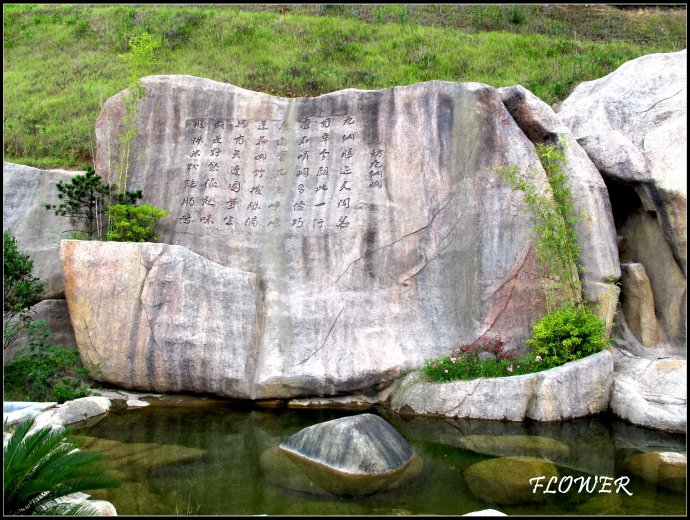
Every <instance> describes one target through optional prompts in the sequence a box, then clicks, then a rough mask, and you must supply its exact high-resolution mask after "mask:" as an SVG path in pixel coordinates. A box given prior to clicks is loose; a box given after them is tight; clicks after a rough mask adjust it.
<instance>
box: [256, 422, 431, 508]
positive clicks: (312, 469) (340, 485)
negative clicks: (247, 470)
mask: <svg viewBox="0 0 690 520" xmlns="http://www.w3.org/2000/svg"><path fill="white" fill-rule="evenodd" d="M260 464H261V469H262V473H263V475H264V477H265V478H266V480H268V481H269V482H271V483H273V484H276V485H279V486H282V487H287V488H290V489H294V490H297V491H305V492H311V493H320V494H323V493H324V492H326V493H330V494H333V495H339V496H365V495H369V494H372V493H375V492H377V491H380V490H383V489H386V488H391V487H394V486H396V485H399V484H400V483H401V482H402V481H405V480H407V479H408V478H410V477H412V476H413V475H415V474H417V473H418V472H419V471H420V470H421V467H422V460H421V457H419V456H416V455H414V454H413V453H412V451H411V450H410V448H409V446H408V445H407V442H406V441H405V439H403V438H402V436H401V435H400V434H399V433H398V432H397V431H395V429H393V428H392V427H391V426H390V425H389V424H388V423H387V422H386V421H385V420H383V419H381V418H380V417H378V416H376V415H372V414H360V415H357V416H353V417H343V418H341V419H335V420H332V421H327V422H325V423H321V424H317V425H314V426H310V427H308V428H305V429H303V430H301V431H300V432H298V433H296V434H295V435H293V436H292V437H290V438H289V439H287V440H286V441H285V442H283V443H282V444H281V445H280V446H279V447H277V448H271V449H269V450H266V451H265V452H264V453H263V454H262V455H261V458H260Z"/></svg>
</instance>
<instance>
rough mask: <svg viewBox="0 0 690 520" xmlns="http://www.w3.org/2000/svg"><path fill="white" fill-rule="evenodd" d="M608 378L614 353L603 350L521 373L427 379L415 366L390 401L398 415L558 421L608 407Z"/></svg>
mask: <svg viewBox="0 0 690 520" xmlns="http://www.w3.org/2000/svg"><path fill="white" fill-rule="evenodd" d="M612 382H613V358H612V356H611V353H610V352H609V351H608V350H604V351H602V352H599V353H597V354H593V355H591V356H587V357H585V358H582V359H579V360H577V361H572V362H570V363H566V364H565V365H562V366H560V367H556V368H552V369H549V370H544V371H542V372H535V373H533V374H525V375H520V376H510V377H497V378H480V379H474V380H470V381H452V382H448V383H432V382H425V381H422V373H421V372H414V373H412V374H410V375H408V376H406V377H405V378H403V379H402V380H401V382H400V384H399V385H398V386H397V387H396V389H395V390H394V391H393V394H392V396H391V400H390V404H391V409H392V410H393V411H394V412H396V413H399V414H403V415H405V414H411V415H435V416H444V417H457V418H469V419H491V420H508V421H523V420H524V419H533V420H535V421H544V422H547V421H561V420H567V419H574V418H576V417H585V416H588V415H594V414H597V413H599V412H603V411H605V410H607V409H608V406H609V396H610V394H611V386H612ZM498 397H500V398H498Z"/></svg>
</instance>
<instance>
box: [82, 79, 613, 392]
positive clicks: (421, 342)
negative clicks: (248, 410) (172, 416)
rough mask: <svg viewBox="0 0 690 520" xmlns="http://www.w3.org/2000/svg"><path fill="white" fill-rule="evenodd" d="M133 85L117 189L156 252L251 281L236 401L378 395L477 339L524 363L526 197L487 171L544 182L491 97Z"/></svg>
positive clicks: (541, 305) (540, 301)
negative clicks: (143, 201) (514, 171)
mask: <svg viewBox="0 0 690 520" xmlns="http://www.w3.org/2000/svg"><path fill="white" fill-rule="evenodd" d="M142 82H143V84H144V86H145V88H146V90H147V96H146V98H145V99H144V100H143V101H142V103H141V105H140V108H139V116H140V117H139V120H140V122H141V124H140V127H139V128H138V134H137V135H138V137H137V139H136V140H134V141H133V142H132V143H131V146H132V149H131V153H130V157H131V160H130V163H129V164H128V165H126V166H127V167H128V186H127V187H128V189H141V190H143V192H144V193H145V194H146V195H147V196H148V198H149V200H150V202H151V203H152V204H154V205H155V206H158V207H162V208H165V209H167V210H168V211H169V212H170V215H169V217H167V218H165V219H163V220H161V221H160V222H159V224H158V227H157V234H158V235H159V236H160V238H161V240H162V241H163V242H166V243H170V244H178V245H182V246H185V247H187V248H189V249H190V250H191V251H194V252H196V253H198V254H200V255H202V256H203V257H204V258H206V259H208V260H209V261H212V262H215V263H217V264H219V265H222V266H226V267H229V268H231V269H237V270H242V271H246V272H251V273H254V274H255V275H256V276H257V278H258V280H260V287H261V308H262V321H261V326H260V327H259V328H258V329H257V331H258V332H257V336H256V349H255V350H254V351H252V352H254V353H255V354H256V370H255V371H254V372H253V374H250V375H248V380H250V381H251V391H249V393H248V394H247V393H240V394H237V395H235V396H237V397H239V396H242V397H243V396H246V395H249V396H250V397H251V398H253V399H272V398H280V399H286V398H287V399H289V398H302V397H313V396H316V397H326V396H336V395H342V394H350V393H355V392H358V391H364V390H367V391H370V392H376V391H378V390H381V389H382V388H384V387H385V386H387V385H389V384H390V383H391V382H393V381H394V380H395V379H396V378H398V377H399V376H400V375H401V374H403V373H404V372H405V371H407V370H409V369H413V368H418V367H420V366H422V364H423V363H424V361H425V360H426V359H429V358H433V357H439V356H441V355H444V354H446V353H447V352H449V351H450V350H451V349H452V348H454V347H456V346H457V345H459V344H463V343H468V342H471V341H473V340H476V339H477V338H479V337H481V336H482V335H484V334H486V333H494V334H499V333H500V334H501V335H502V336H503V337H504V338H506V339H507V340H508V343H509V349H512V350H523V351H524V349H525V347H524V339H526V338H527V337H528V336H529V333H530V330H531V326H532V324H533V323H534V321H536V319H538V318H539V317H541V316H542V315H543V314H545V313H546V308H545V302H544V296H543V291H542V283H543V279H542V278H541V277H539V276H538V275H536V274H535V273H536V272H537V268H536V260H535V254H534V247H533V238H532V234H531V227H532V222H531V217H530V215H529V213H528V212H527V211H526V209H525V206H524V203H523V195H522V194H521V193H520V192H516V191H513V190H511V189H510V187H509V186H507V184H506V183H505V182H504V181H503V180H502V179H501V176H500V175H499V174H498V173H497V170H498V169H499V168H500V167H501V166H516V167H518V168H521V169H531V170H535V171H536V172H537V178H538V182H539V183H540V184H541V185H542V187H544V186H545V185H546V179H545V175H544V171H543V168H542V166H541V164H540V163H539V160H538V158H537V156H536V154H535V152H534V147H533V145H532V143H531V142H530V141H529V139H528V138H527V137H526V135H525V133H524V132H523V131H522V130H521V129H520V127H519V126H518V125H517V124H516V123H515V120H514V119H513V117H511V115H510V113H509V111H508V110H507V109H506V108H505V105H504V103H503V101H502V99H501V96H500V95H499V93H498V92H497V91H496V90H495V89H493V88H491V87H488V86H486V85H481V84H478V83H450V82H442V81H432V82H428V83H421V84H417V85H413V86H409V87H396V88H391V89H386V90H381V91H359V90H352V89H350V90H345V91H339V92H334V93H331V94H327V95H324V96H320V97H318V98H309V99H305V98H300V99H285V98H277V97H273V96H269V95H265V94H261V93H257V92H250V91H247V90H243V89H240V88H237V87H234V86H232V85H227V84H222V83H218V82H214V81H210V80H206V79H202V78H195V77H190V76H151V77H147V78H143V79H142ZM126 95H127V93H126V92H121V93H119V94H117V95H116V96H114V97H113V98H111V99H110V100H109V101H108V102H107V103H106V104H105V106H104V107H103V110H102V112H101V115H100V116H99V119H98V121H97V128H96V134H97V157H96V168H97V170H98V171H99V173H101V174H102V175H104V177H105V180H106V181H108V182H116V173H117V172H118V171H119V169H120V168H121V167H122V166H124V165H121V164H119V162H118V161H119V156H120V155H119V146H120V145H119V143H118V142H117V141H116V140H114V139H111V138H110V137H109V136H111V137H112V136H116V135H118V130H119V129H121V128H122V118H123V111H124V105H123V97H124V96H126ZM573 164H575V163H573ZM583 175H584V174H583ZM587 179H588V180H585V181H583V185H586V184H587V183H588V182H595V181H594V180H592V179H590V178H589V177H587ZM588 189H589V188H583V191H584V192H586V191H587V190H588ZM590 191H591V192H592V193H593V195H592V196H591V197H590V198H588V199H587V201H586V202H583V203H584V204H585V205H586V206H587V211H588V213H590V214H592V215H593V217H592V218H594V219H598V220H597V222H594V221H593V222H592V223H591V229H590V230H589V231H588V232H589V233H590V234H592V233H594V230H597V229H601V230H602V231H601V233H602V236H603V235H606V233H607V228H606V226H605V225H604V224H605V218H604V217H600V216H599V215H603V214H605V213H606V211H607V210H606V207H601V208H599V207H598V205H599V204H601V203H602V202H603V200H602V199H600V198H598V195H597V193H598V192H597V189H596V188H593V189H591V190H590ZM583 237H584V235H583ZM584 239H585V240H588V241H590V242H592V244H590V242H587V244H588V245H587V247H585V248H583V249H587V250H593V249H594V248H595V246H594V245H593V244H594V242H596V239H595V238H593V235H592V236H590V237H588V238H584ZM597 247H599V246H597ZM601 247H602V248H603V250H605V251H606V254H605V255H603V256H602V259H601V262H602V263H601V265H596V262H597V260H596V258H595V256H594V253H593V256H592V258H591V261H590V262H589V264H588V267H587V269H588V273H591V281H592V284H596V283H600V281H601V280H602V279H605V278H606V277H607V276H612V277H614V278H615V277H617V271H616V268H615V265H609V264H610V262H609V257H611V255H610V254H609V253H610V251H609V250H610V249H611V247H612V246H611V242H610V241H608V242H607V243H604V244H602V245H601ZM597 251H598V249H597ZM613 256H614V257H615V255H613ZM588 283H589V282H588ZM592 284H590V285H592ZM592 287H593V285H592ZM597 298H598V296H597ZM595 299H596V298H595ZM607 312H608V311H607ZM73 319H74V318H73ZM213 319H220V318H219V317H218V316H210V317H209V320H213ZM209 323H210V322H209ZM94 326H96V325H95V323H89V328H90V330H95V329H92V327H94ZM127 327H129V328H131V325H127ZM81 348H84V349H88V348H89V347H87V346H84V347H82V346H81V344H80V349H81ZM128 348H130V349H137V348H139V347H134V346H130V347H128ZM172 350H173V349H172V348H171V350H170V351H171V352H172ZM146 355H148V354H146ZM168 355H169V356H171V357H172V354H168ZM142 365H143V364H142ZM104 372H105V371H104ZM149 377H150V376H149ZM118 384H119V383H118Z"/></svg>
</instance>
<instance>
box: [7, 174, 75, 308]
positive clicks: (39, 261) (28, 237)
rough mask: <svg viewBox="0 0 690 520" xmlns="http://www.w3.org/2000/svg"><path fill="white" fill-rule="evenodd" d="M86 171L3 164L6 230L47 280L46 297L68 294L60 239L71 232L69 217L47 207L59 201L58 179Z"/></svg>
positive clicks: (63, 180) (36, 273) (35, 269)
mask: <svg viewBox="0 0 690 520" xmlns="http://www.w3.org/2000/svg"><path fill="white" fill-rule="evenodd" d="M79 173H83V172H71V171H66V170H41V169H38V168H32V167H30V166H23V165H20V164H14V163H8V162H4V163H3V167H2V230H3V231H6V230H8V229H9V230H10V231H11V232H12V234H13V235H14V236H15V237H16V238H17V245H18V247H19V250H20V251H23V252H25V253H27V254H28V255H29V256H30V257H31V259H32V260H33V263H34V267H33V270H32V275H33V276H36V277H37V278H39V279H40V280H41V281H42V282H43V283H45V284H46V293H45V296H44V297H45V298H46V299H59V298H63V297H64V284H63V281H62V268H61V266H60V257H59V254H58V249H59V244H60V240H62V239H63V238H65V236H66V234H67V233H69V232H70V223H69V219H68V218H67V217H58V216H56V215H55V212H54V211H52V210H51V211H49V210H47V209H45V204H46V203H51V204H53V203H56V202H57V201H58V198H57V188H56V187H55V185H56V184H57V183H58V182H65V183H69V182H71V181H72V178H73V177H74V176H75V175H77V174H79Z"/></svg>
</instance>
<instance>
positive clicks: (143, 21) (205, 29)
mask: <svg viewBox="0 0 690 520" xmlns="http://www.w3.org/2000/svg"><path fill="white" fill-rule="evenodd" d="M682 7H683V6H681V8H676V9H653V8H647V9H645V8H639V9H617V8H615V7H611V6H590V7H589V8H586V7H585V6H540V5H531V6H507V5H474V6H471V5H378V6H376V5H371V6H369V5H326V4H315V5H303V6H298V5H287V6H285V5H284V6H281V5H277V4H274V5H244V6H230V5H228V6H223V5H212V6H210V7H199V6H196V7H192V6H184V5H153V6H147V5H139V6H136V7H135V6H133V5H109V6H100V5H78V4H74V5H68V4H29V5H21V4H15V5H4V6H3V14H4V17H3V25H4V31H3V43H4V50H5V52H4V69H3V70H4V82H3V83H4V97H3V110H4V119H3V133H4V136H5V139H4V159H5V160H8V161H12V162H18V163H22V164H28V165H33V166H37V167H43V168H51V167H55V168H61V167H62V168H64V167H81V166H82V165H83V164H84V163H85V162H88V163H92V161H93V157H94V155H95V132H94V126H95V121H96V118H97V116H98V113H99V112H100V108H101V106H102V105H103V103H104V102H105V101H106V100H107V99H108V98H110V97H111V96H113V95H114V94H116V93H117V92H119V91H120V90H122V89H123V88H125V86H126V85H127V76H128V70H127V66H126V64H125V62H124V61H122V60H121V59H119V58H118V55H119V54H123V53H125V52H127V51H128V50H129V49H128V42H129V39H130V37H131V36H133V35H136V34H141V33H142V32H149V33H151V34H154V35H159V36H161V37H162V38H163V42H164V43H163V46H162V48H161V49H159V50H158V52H157V54H156V63H155V65H153V66H152V67H151V68H150V70H148V71H147V72H146V74H189V75H193V76H199V77H205V78H209V79H212V80H216V81H221V82H224V83H230V84H233V85H236V86H238V87H242V88H246V89H249V90H255V91H260V92H266V93H269V94H273V95H277V96H284V97H310V96H318V95H321V94H325V93H328V92H333V91H336V90H340V89H344V88H360V89H383V88H388V87H393V86H396V85H409V84H413V83H417V82H420V81H428V80H435V79H437V80H447V81H458V82H462V81H476V82H481V83H486V84H488V85H491V86H493V87H502V86H510V85H516V84H521V85H523V86H524V87H525V88H527V89H529V90H531V91H532V92H533V93H534V94H536V95H537V96H539V97H540V98H541V99H543V100H544V101H546V102H547V103H554V102H557V101H561V100H563V99H565V97H567V95H568V94H569V93H570V92H571V91H572V89H573V88H574V87H575V86H576V85H577V84H579V83H580V82H582V81H588V80H592V79H596V78H599V77H602V76H605V75H606V74H608V73H610V72H612V71H613V70H615V69H616V68H617V67H619V66H620V65H622V64H623V63H625V62H626V61H629V60H631V59H634V58H637V57H639V56H642V55H645V54H650V53H654V52H671V51H677V50H681V49H682V48H684V47H685V38H686V31H685V13H686V10H685V9H683V8H682Z"/></svg>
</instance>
